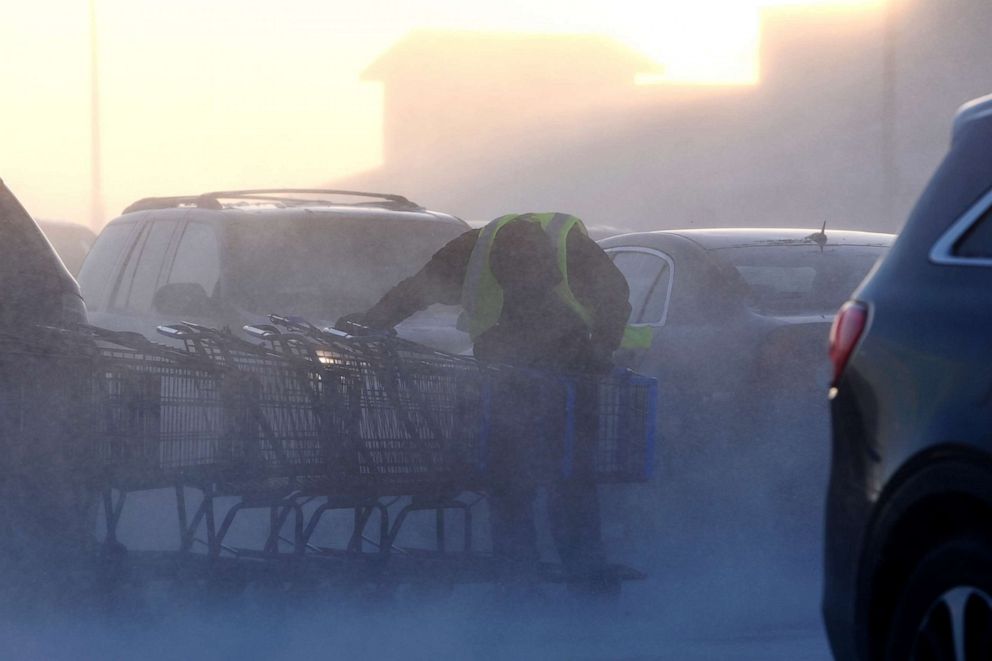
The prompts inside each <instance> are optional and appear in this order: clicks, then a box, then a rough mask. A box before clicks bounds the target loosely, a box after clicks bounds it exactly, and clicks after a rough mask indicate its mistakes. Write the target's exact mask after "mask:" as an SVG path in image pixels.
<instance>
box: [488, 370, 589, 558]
mask: <svg viewBox="0 0 992 661" xmlns="http://www.w3.org/2000/svg"><path fill="white" fill-rule="evenodd" d="M493 395H494V402H493V414H494V415H493V430H492V431H493V433H492V437H491V438H492V444H491V465H492V469H493V487H492V489H491V492H490V501H489V502H490V518H491V520H492V536H493V550H494V551H495V553H496V554H497V555H499V556H501V557H504V558H507V559H510V560H512V561H514V562H515V563H520V564H531V565H532V564H533V563H536V562H537V560H538V551H537V534H536V531H535V527H534V495H535V489H536V484H537V483H538V482H539V481H540V480H541V478H542V477H543V476H546V475H548V474H553V475H560V459H561V455H562V447H563V446H562V442H563V432H564V429H563V427H562V425H561V422H562V421H561V419H560V418H561V413H562V411H563V410H564V404H565V402H564V398H563V397H564V392H563V391H561V392H559V391H558V390H557V389H556V387H555V385H554V383H553V382H548V381H545V380H544V379H539V378H535V377H534V376H533V375H530V374H525V373H522V372H516V371H510V372H508V373H506V374H503V375H500V376H499V377H498V378H497V380H496V384H495V388H494V393H493ZM595 396H596V389H595V387H594V386H592V385H590V384H586V383H580V385H579V387H578V388H577V390H576V399H575V411H576V415H575V449H576V452H575V457H574V465H573V470H572V473H571V475H569V476H568V477H558V478H557V479H554V480H553V481H552V482H551V483H550V485H549V489H548V514H549V518H550V523H551V534H552V537H553V538H554V541H555V546H556V547H557V549H558V555H559V557H560V558H561V562H562V565H563V566H564V568H565V571H566V573H567V574H570V575H574V576H586V575H589V574H593V573H595V572H597V571H598V570H600V569H601V568H602V566H603V564H604V562H605V557H604V551H603V544H602V538H601V532H600V512H599V497H598V494H597V492H596V485H595V482H594V481H593V478H592V457H591V452H592V449H593V446H594V443H595V440H596V425H597V415H596V401H595Z"/></svg>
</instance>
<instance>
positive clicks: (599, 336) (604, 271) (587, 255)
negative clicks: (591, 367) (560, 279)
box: [566, 231, 630, 360]
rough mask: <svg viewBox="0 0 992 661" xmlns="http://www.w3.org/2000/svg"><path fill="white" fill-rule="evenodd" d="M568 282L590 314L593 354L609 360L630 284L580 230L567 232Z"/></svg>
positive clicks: (626, 310)
mask: <svg viewBox="0 0 992 661" xmlns="http://www.w3.org/2000/svg"><path fill="white" fill-rule="evenodd" d="M567 241H568V243H567V244H566V246H567V250H568V255H567V258H568V286H569V288H570V289H571V290H572V293H573V294H574V295H575V298H576V299H578V301H579V303H581V304H582V305H583V306H584V307H585V308H586V309H587V310H588V311H589V314H590V315H592V328H591V339H592V344H593V351H594V352H595V354H596V355H595V358H596V359H601V360H609V359H610V357H611V356H612V355H613V352H614V351H616V350H617V348H618V347H619V346H620V342H621V340H623V332H624V328H625V327H626V326H627V318H628V317H629V316H630V303H629V302H628V299H629V298H630V288H629V287H628V285H627V280H626V278H624V277H623V273H621V272H620V270H619V269H618V268H617V267H616V266H614V265H613V261H612V260H611V259H610V256H609V255H607V254H606V253H605V252H603V249H602V248H600V247H599V245H598V244H597V243H596V242H595V241H593V240H592V239H590V238H589V237H588V236H586V235H585V234H583V233H582V232H580V231H572V232H569V234H568V239H567Z"/></svg>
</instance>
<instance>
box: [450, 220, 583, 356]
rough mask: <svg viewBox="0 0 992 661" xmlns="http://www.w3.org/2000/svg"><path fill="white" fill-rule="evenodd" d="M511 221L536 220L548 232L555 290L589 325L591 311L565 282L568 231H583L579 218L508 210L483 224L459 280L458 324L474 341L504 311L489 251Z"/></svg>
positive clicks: (490, 326)
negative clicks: (462, 278)
mask: <svg viewBox="0 0 992 661" xmlns="http://www.w3.org/2000/svg"><path fill="white" fill-rule="evenodd" d="M513 222H531V223H537V224H539V225H540V226H541V229H543V230H544V232H545V233H546V234H547V235H548V238H550V239H551V245H552V247H553V248H554V251H555V255H556V256H557V258H558V270H559V271H561V282H559V283H558V285H557V286H556V287H555V292H556V293H557V294H558V296H559V297H560V298H561V300H562V301H563V302H564V303H565V304H566V305H567V306H568V307H569V308H571V309H572V310H573V311H574V312H575V313H576V314H577V315H579V318H581V319H582V321H584V322H585V323H586V325H587V326H591V324H592V315H591V314H589V311H588V310H587V309H586V308H585V306H583V305H582V304H581V303H579V301H578V299H577V298H575V295H574V294H573V293H572V290H571V289H570V288H569V286H568V245H567V239H568V234H569V232H571V231H572V230H573V229H574V230H576V231H579V232H582V233H583V234H585V233H586V228H585V225H583V224H582V221H581V220H579V219H578V218H576V217H575V216H570V215H568V214H564V213H528V214H515V213H514V214H507V215H505V216H501V217H499V218H497V219H496V220H493V221H492V222H490V223H489V224H488V225H486V226H485V227H484V228H482V232H481V233H480V234H479V238H478V239H477V240H476V242H475V247H474V248H473V249H472V256H471V257H469V260H468V269H467V270H466V273H465V281H464V283H463V284H462V308H464V314H463V317H462V319H461V320H460V321H462V323H461V324H459V325H460V326H462V325H463V326H464V329H465V330H467V331H468V333H469V335H470V336H471V338H472V340H473V341H474V340H475V339H476V338H477V337H479V336H480V335H482V334H483V333H485V332H486V331H487V330H489V329H490V328H492V327H493V326H495V325H496V322H498V321H499V318H500V315H501V314H502V313H503V288H502V287H500V285H499V282H497V280H496V276H495V275H493V272H492V269H491V268H490V264H489V254H490V252H491V251H492V247H493V241H495V239H496V235H497V234H498V233H499V231H500V229H502V228H503V227H506V225H507V224H509V223H513Z"/></svg>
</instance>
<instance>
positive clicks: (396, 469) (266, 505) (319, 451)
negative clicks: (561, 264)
mask: <svg viewBox="0 0 992 661" xmlns="http://www.w3.org/2000/svg"><path fill="white" fill-rule="evenodd" d="M271 322H272V323H270V324H266V325H263V326H255V327H248V328H247V329H246V331H247V332H248V333H249V336H253V339H252V340H250V341H249V340H245V339H242V338H239V337H236V336H234V335H232V334H231V333H228V332H221V331H218V330H214V329H210V328H205V327H202V326H197V325H195V324H190V323H180V324H174V325H170V326H166V327H162V328H161V329H160V332H162V334H163V335H166V336H168V337H169V338H170V339H171V340H173V342H174V343H178V346H176V345H170V346H167V345H163V344H160V343H156V342H152V341H150V340H148V339H146V338H144V337H142V336H140V335H136V334H133V333H119V332H111V331H106V330H100V329H95V328H85V329H79V330H77V331H71V332H70V331H55V330H51V329H50V330H49V331H48V332H49V334H53V335H55V336H57V337H55V339H54V340H52V341H49V342H48V345H49V346H51V345H52V343H53V342H54V344H55V345H57V346H60V347H62V349H61V350H60V351H59V352H55V353H53V352H52V351H50V350H39V351H38V352H37V353H38V355H44V356H46V360H47V362H46V363H45V364H44V366H43V365H42V364H41V363H39V362H34V363H31V364H30V365H28V364H27V363H23V361H22V364H15V363H16V362H17V361H16V360H14V359H13V358H12V357H11V356H14V355H17V354H16V352H13V351H6V350H5V351H4V352H3V356H4V358H3V361H4V362H3V363H2V364H0V373H2V374H0V376H3V375H6V376H4V378H5V379H6V381H7V386H10V385H11V384H13V383H19V381H18V379H17V376H16V375H17V374H18V372H20V373H22V374H23V373H28V372H30V371H31V370H34V371H37V372H39V373H41V372H44V373H46V374H56V373H57V374H58V377H59V378H57V379H54V381H56V382H59V383H61V384H63V385H62V386H60V387H62V388H63V390H64V391H65V392H66V393H72V397H70V398H69V400H71V401H72V402H74V403H73V404H72V407H73V410H72V411H64V412H63V411H57V412H56V413H57V414H58V415H56V416H54V417H53V418H52V419H66V420H72V421H73V429H72V430H71V433H67V434H63V435H62V436H59V437H58V438H59V439H61V440H60V441H59V442H60V443H62V444H63V445H64V446H66V447H69V448H70V450H71V451H69V452H67V453H62V454H60V455H59V456H61V457H65V458H68V459H67V461H68V462H69V464H70V465H71V467H72V468H73V471H72V473H73V474H74V475H78V476H81V479H80V480H78V482H79V484H80V485H81V487H80V489H78V490H77V491H80V492H94V493H97V494H100V493H102V500H103V513H104V516H103V522H104V527H105V530H106V541H107V544H108V547H113V548H119V544H118V542H117V536H118V535H117V533H118V526H119V522H120V520H121V517H122V513H123V511H124V508H125V503H126V502H128V500H127V496H128V494H132V493H134V492H136V491H147V490H153V489H163V488H167V489H170V490H172V491H173V492H174V496H175V499H176V512H177V517H178V528H179V531H180V532H179V540H178V548H177V552H172V553H160V554H157V555H156V554H147V555H143V554H140V553H129V554H128V558H129V561H130V562H131V563H132V564H133V565H135V566H138V565H141V564H142V563H143V562H145V558H146V557H147V558H148V563H149V565H148V566H149V568H150V571H152V569H151V568H152V567H153V566H154V571H169V572H175V571H179V569H178V568H182V567H186V568H187V569H188V568H189V567H192V566H196V567H199V568H200V569H202V572H203V575H204V576H207V577H209V576H210V575H212V573H214V572H216V571H219V568H221V567H227V566H231V565H232V564H233V565H234V566H236V567H237V572H241V573H244V572H245V571H249V570H251V571H260V572H269V573H275V574H279V573H280V572H282V571H283V570H286V571H288V572H289V573H291V574H293V575H295V576H307V577H311V578H312V577H313V576H314V575H317V576H326V575H328V572H332V573H333V572H337V573H338V575H340V576H344V577H347V578H354V579H357V580H367V579H370V580H377V581H399V580H403V577H404V576H407V577H409V576H419V577H424V576H426V575H436V576H439V577H442V578H443V580H448V581H453V580H485V579H486V577H491V576H492V575H493V563H492V562H488V561H487V557H490V556H487V555H486V554H484V553H479V552H478V551H477V550H476V549H475V544H474V541H473V539H472V531H473V509H474V507H475V506H476V505H477V504H478V503H479V502H482V499H483V497H484V494H485V493H487V492H488V491H489V490H490V489H491V487H492V486H493V481H494V480H496V479H504V478H505V477H506V473H505V472H504V473H502V474H501V473H500V472H499V470H498V469H497V468H498V465H499V463H500V461H503V465H504V467H505V466H506V465H512V466H518V467H519V470H518V471H516V474H515V475H513V479H521V480H528V481H532V482H534V483H535V484H540V483H549V482H553V481H556V480H567V479H585V480H592V481H596V482H605V481H615V482H629V481H641V480H644V479H647V477H648V476H649V473H650V467H651V464H652V463H653V458H652V450H653V441H654V424H655V415H656V414H655V408H654V407H655V401H656V396H657V394H656V386H655V384H654V382H653V380H650V379H645V378H643V377H640V376H638V375H635V374H632V373H629V372H623V373H617V374H614V375H611V376H608V377H598V378H589V377H581V376H575V375H562V374H546V373H541V372H535V371H529V370H521V369H518V368H511V367H506V366H492V365H482V364H480V363H478V362H476V361H474V360H473V359H471V358H469V357H465V356H453V355H450V354H446V353H443V352H438V351H434V350H432V349H428V348H426V347H423V346H421V345H417V344H414V343H411V342H408V341H405V340H402V339H399V338H396V337H393V336H389V335H379V336H346V335H343V334H341V333H338V332H336V331H333V330H329V329H318V328H315V327H314V326H312V325H311V324H308V323H306V322H305V321H302V320H295V319H289V318H285V317H275V316H274V317H272V318H271ZM2 340H3V338H0V341H2ZM0 348H2V347H0ZM53 356H54V357H53ZM18 360H20V359H18ZM32 360H34V359H32ZM46 366H47V367H46ZM53 368H54V369H53ZM56 369H57V370H58V372H56ZM50 381H51V380H50ZM45 383H48V381H45ZM37 389H38V388H35V390H37ZM29 391H30V392H29ZM32 392H34V391H31V388H29V387H28V386H20V390H18V388H17V387H12V386H11V387H5V388H4V389H3V397H4V399H3V400H0V430H2V431H4V438H5V439H8V438H10V439H20V440H19V441H18V443H20V445H19V446H17V447H22V448H23V447H27V446H28V445H29V443H28V442H27V441H25V439H28V438H29V437H30V434H26V433H24V432H23V431H21V432H18V433H16V434H14V433H8V432H10V430H19V429H20V430H24V429H30V428H31V425H29V424H27V423H26V422H25V421H26V420H27V419H28V418H29V416H27V415H25V412H26V411H31V409H28V408H25V407H26V404H25V402H27V400H29V399H31V398H32V397H33V395H32ZM35 394H37V393H35ZM63 399H64V398H63ZM69 400H66V401H69ZM508 402H509V404H508ZM63 414H64V415H63ZM507 420H514V421H515V424H516V425H517V429H519V430H520V433H519V436H520V438H521V439H523V441H524V442H522V443H519V444H517V447H516V448H515V449H514V450H513V451H514V452H519V454H518V455H515V456H514V461H515V462H516V463H515V464H514V463H513V462H510V463H509V464H508V463H507V461H505V460H506V458H507V456H508V454H507V453H508V452H509V450H508V448H507V446H506V445H505V442H506V437H507V434H506V433H505V429H503V428H500V425H505V423H506V422H507ZM32 433H33V432H32ZM36 435H37V434H36ZM7 445H8V446H10V445H11V444H10V442H7ZM14 445H17V443H15V444H14ZM15 450H16V447H13V446H11V447H7V448H5V452H7V454H8V456H16V453H15V454H13V455H12V454H11V453H12V452H14V451H15ZM32 456H34V458H35V459H38V458H39V457H40V456H41V455H39V454H37V453H35V454H34V455H32ZM15 463H16V462H15ZM8 465H12V464H10V463H9V462H8ZM21 474H22V475H29V476H30V470H28V471H22V472H21ZM37 474H38V475H42V473H37ZM0 477H3V478H4V481H3V484H4V485H9V484H13V482H12V478H11V477H10V475H4V476H0ZM29 481H30V480H29ZM49 491H50V490H49ZM22 500H23V499H22ZM5 502H7V503H14V502H15V501H14V500H6V501H5ZM86 502H87V497H86V496H85V495H82V496H80V497H79V507H77V508H76V511H80V510H81V509H85V505H86ZM63 509H64V508H63ZM246 510H263V511H267V513H268V524H267V527H266V529H265V530H264V531H263V535H262V537H264V539H263V540H262V541H261V542H260V543H259V544H257V545H256V546H249V547H245V546H244V545H243V544H242V545H240V546H239V545H237V544H235V543H232V542H229V541H228V539H229V537H230V535H229V533H230V532H231V530H232V527H233V526H234V524H235V521H236V520H238V521H240V520H241V519H240V518H239V516H238V515H239V514H240V513H242V512H244V511H246ZM340 510H345V511H347V513H349V514H350V516H349V517H348V518H349V519H350V521H351V523H350V525H347V526H344V527H342V526H341V525H336V526H332V527H331V528H328V527H327V526H326V525H323V524H322V523H321V522H322V521H325V520H326V519H325V515H326V514H327V513H329V512H333V511H340ZM66 511H68V510H66ZM453 511H454V512H455V513H457V514H460V517H455V518H454V519H453V520H451V517H450V516H449V514H451V513H452V512H453ZM415 512H424V513H427V514H428V515H430V514H433V521H432V522H431V524H430V525H426V526H416V525H415V526H413V528H412V531H411V530H410V526H409V525H405V524H406V522H407V521H408V520H409V516H410V515H411V514H412V513H415ZM77 518H79V519H80V520H82V521H85V520H86V518H85V516H83V515H79V517H77ZM338 518H339V517H338ZM420 518H421V520H423V519H422V517H420ZM376 520H377V523H378V525H377V530H373V531H369V530H367V528H369V527H370V524H371V522H372V521H376ZM338 524H340V521H338ZM459 527H460V529H459ZM318 529H320V530H318ZM287 530H288V532H287ZM404 530H408V531H409V532H408V533H405V534H406V535H407V537H409V536H411V535H412V536H413V537H420V538H421V540H420V541H421V544H417V545H414V546H415V547H417V548H419V549H421V550H417V548H414V547H411V546H409V545H407V544H406V543H404V542H403V541H402V540H401V537H400V535H401V532H403V531H404ZM449 532H453V533H455V536H456V537H458V536H460V537H461V541H460V543H458V544H454V543H453V542H452V541H451V540H449V535H448V533H449ZM459 532H460V535H459ZM318 540H322V541H318ZM427 540H430V544H428V545H427V547H425V546H424V544H423V543H424V542H426V541H427ZM449 547H453V548H449ZM153 556H154V557H153ZM356 559H357V560H359V562H360V564H358V565H356V564H355V563H354V562H353V561H354V560H356ZM490 559H491V557H490ZM152 560H154V561H155V562H152ZM359 568H360V570H359ZM428 569H429V570H430V571H428ZM183 571H186V570H185V569H184V570H183ZM301 572H302V573H301ZM314 572H316V574H314ZM431 572H433V574H432V573H431ZM308 580H309V579H308Z"/></svg>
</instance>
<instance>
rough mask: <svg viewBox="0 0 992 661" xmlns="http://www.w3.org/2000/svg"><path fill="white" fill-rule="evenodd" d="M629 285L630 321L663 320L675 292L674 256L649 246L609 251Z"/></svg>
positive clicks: (657, 321) (638, 322)
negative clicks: (671, 256)
mask: <svg viewBox="0 0 992 661" xmlns="http://www.w3.org/2000/svg"><path fill="white" fill-rule="evenodd" d="M610 252H611V256H612V257H613V263H614V264H615V265H616V267H617V268H618V269H619V270H620V272H621V273H623V276H624V277H625V278H626V279H627V284H628V286H629V287H630V319H629V321H628V323H631V324H656V325H660V324H664V323H665V318H666V316H667V314H668V299H669V298H670V297H671V293H672V260H671V258H670V257H668V256H667V255H665V254H664V253H661V252H658V251H656V250H650V249H647V248H622V249H617V250H614V251H610Z"/></svg>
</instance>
